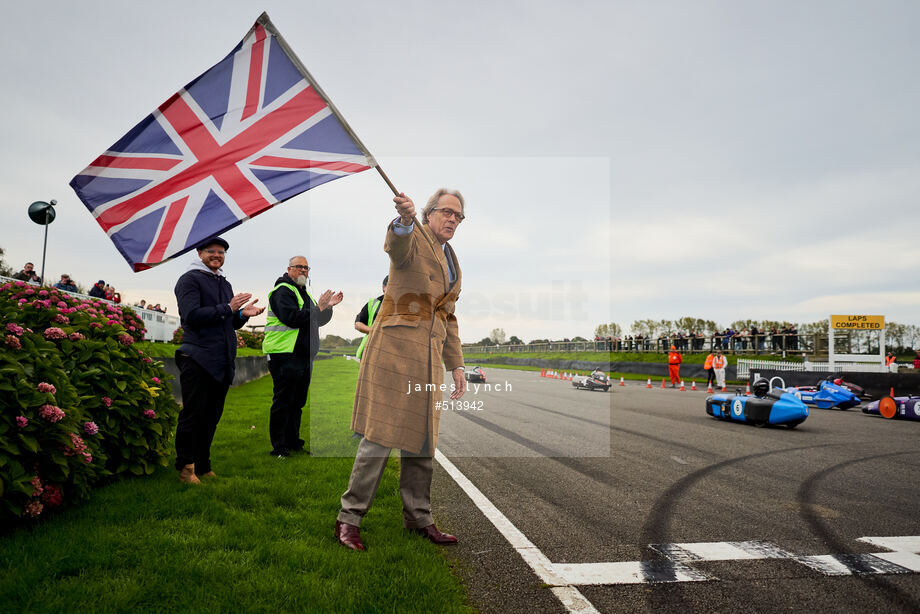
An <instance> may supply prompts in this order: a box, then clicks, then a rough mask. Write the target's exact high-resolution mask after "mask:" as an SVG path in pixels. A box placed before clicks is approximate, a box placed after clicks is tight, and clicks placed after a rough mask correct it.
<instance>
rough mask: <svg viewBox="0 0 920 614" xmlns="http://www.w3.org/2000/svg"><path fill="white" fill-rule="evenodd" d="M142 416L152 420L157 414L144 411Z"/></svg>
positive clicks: (149, 410)
mask: <svg viewBox="0 0 920 614" xmlns="http://www.w3.org/2000/svg"><path fill="white" fill-rule="evenodd" d="M144 415H145V416H146V417H148V418H151V419H152V418H156V417H157V412H155V411H153V410H152V409H145V410H144Z"/></svg>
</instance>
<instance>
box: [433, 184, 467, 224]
mask: <svg viewBox="0 0 920 614" xmlns="http://www.w3.org/2000/svg"><path fill="white" fill-rule="evenodd" d="M442 196H453V197H455V198H456V199H457V200H459V201H460V213H463V214H464V215H466V203H465V202H464V201H463V194H461V193H460V191H459V190H448V189H447V188H439V189H438V191H437V192H435V193H434V194H432V195H431V198H429V199H428V202H427V203H425V208H424V209H422V224H427V223H428V214H430V213H431V212H432V211H434V209H435V207H437V206H438V201H439V200H441V197H442Z"/></svg>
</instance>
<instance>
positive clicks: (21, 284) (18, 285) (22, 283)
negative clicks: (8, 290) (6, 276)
mask: <svg viewBox="0 0 920 614" xmlns="http://www.w3.org/2000/svg"><path fill="white" fill-rule="evenodd" d="M13 284H14V285H15V286H16V287H17V288H21V287H23V286H24V285H26V282H24V281H14V282H13Z"/></svg>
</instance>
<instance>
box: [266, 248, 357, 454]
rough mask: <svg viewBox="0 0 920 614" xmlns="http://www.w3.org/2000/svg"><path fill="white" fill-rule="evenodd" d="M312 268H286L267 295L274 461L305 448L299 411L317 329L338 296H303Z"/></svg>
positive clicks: (298, 259) (301, 263)
mask: <svg viewBox="0 0 920 614" xmlns="http://www.w3.org/2000/svg"><path fill="white" fill-rule="evenodd" d="M309 273H310V266H309V265H308V264H307V259H306V258H304V257H303V256H294V257H293V258H291V259H290V261H289V262H288V268H287V273H285V274H284V275H282V276H281V277H279V278H278V279H277V280H276V281H275V287H274V288H273V289H272V291H271V292H269V293H268V304H269V310H268V319H267V320H266V322H265V340H264V341H263V342H262V351H263V352H264V353H266V354H268V370H269V371H270V372H271V374H272V383H273V385H274V395H273V397H272V409H271V415H270V417H269V422H268V433H269V437H270V438H271V442H272V451H271V454H272V456H279V457H281V456H290V454H291V452H300V451H302V450H303V449H304V444H305V443H306V442H305V441H304V440H303V439H301V438H300V417H301V413H302V412H301V410H302V409H303V406H304V405H305V404H306V402H307V392H308V390H309V389H310V374H311V371H312V369H313V359H314V358H315V357H316V352H317V351H318V350H319V327H320V326H322V325H324V324H326V323H328V322H329V320H331V319H332V307H333V306H335V305H338V304H339V303H341V302H342V293H341V292H338V293H333V292H332V290H326V291H325V292H323V293H322V294H321V295H320V297H319V301H315V300H313V297H312V296H310V292H309V291H308V290H307V279H308V277H309Z"/></svg>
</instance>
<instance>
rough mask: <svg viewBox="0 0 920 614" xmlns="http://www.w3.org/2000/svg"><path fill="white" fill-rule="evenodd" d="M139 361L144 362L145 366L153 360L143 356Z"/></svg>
mask: <svg viewBox="0 0 920 614" xmlns="http://www.w3.org/2000/svg"><path fill="white" fill-rule="evenodd" d="M141 360H143V361H144V364H145V365H149V364H150V363H152V362H153V359H152V358H148V357H147V356H144V357H143V358H142V359H141Z"/></svg>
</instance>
